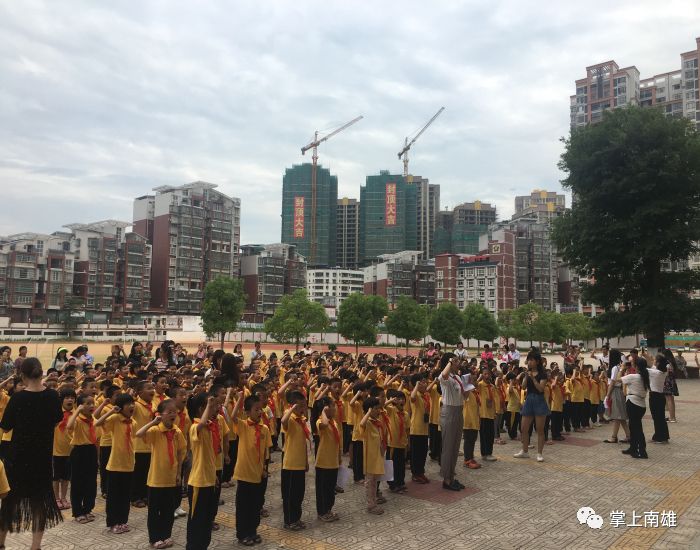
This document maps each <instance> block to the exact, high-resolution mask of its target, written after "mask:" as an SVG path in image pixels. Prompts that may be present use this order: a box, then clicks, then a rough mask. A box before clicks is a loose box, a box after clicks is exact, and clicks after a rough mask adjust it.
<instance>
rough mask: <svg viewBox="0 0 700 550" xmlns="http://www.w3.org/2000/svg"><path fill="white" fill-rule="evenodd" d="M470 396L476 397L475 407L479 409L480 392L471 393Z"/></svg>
mask: <svg viewBox="0 0 700 550" xmlns="http://www.w3.org/2000/svg"><path fill="white" fill-rule="evenodd" d="M472 394H473V395H474V397H476V406H477V407H481V391H473V392H472Z"/></svg>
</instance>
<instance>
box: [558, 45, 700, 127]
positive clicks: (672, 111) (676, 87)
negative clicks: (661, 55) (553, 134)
mask: <svg viewBox="0 0 700 550" xmlns="http://www.w3.org/2000/svg"><path fill="white" fill-rule="evenodd" d="M699 60H700V38H696V39H695V49H694V50H691V51H688V52H684V53H681V64H680V67H679V68H675V69H673V70H671V71H669V72H666V73H662V74H659V75H656V76H653V77H651V78H645V79H642V80H640V78H639V70H637V68H636V67H634V66H631V67H626V68H623V69H620V67H619V66H618V64H617V63H615V61H612V60H611V61H605V62H603V63H598V64H596V65H591V66H590V67H586V77H585V78H582V79H580V80H577V81H576V94H575V95H572V96H570V100H571V127H572V128H580V127H582V126H585V125H587V124H591V123H595V122H598V121H600V120H601V119H602V117H603V112H604V111H606V110H608V109H615V108H617V107H624V106H626V105H641V106H642V107H656V108H659V109H661V110H662V111H663V112H664V113H665V114H666V115H667V116H684V117H686V118H688V119H690V120H692V121H694V122H695V124H696V125H698V127H700V85H699V84H698V61H699Z"/></svg>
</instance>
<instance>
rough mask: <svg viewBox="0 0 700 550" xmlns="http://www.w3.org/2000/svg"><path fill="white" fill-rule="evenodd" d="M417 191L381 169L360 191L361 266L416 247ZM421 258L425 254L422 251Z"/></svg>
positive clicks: (368, 179) (401, 179) (368, 177)
mask: <svg viewBox="0 0 700 550" xmlns="http://www.w3.org/2000/svg"><path fill="white" fill-rule="evenodd" d="M416 199H417V188H416V186H415V185H412V184H407V183H406V181H405V179H404V177H403V176H400V175H396V174H390V173H389V172H388V171H386V170H382V171H381V172H380V173H379V175H376V176H367V180H366V183H365V185H364V186H362V187H361V188H360V265H369V264H370V263H372V261H375V260H376V259H377V258H379V256H381V255H385V254H393V253H397V252H401V251H404V250H417V248H416V222H417V214H416V211H417V210H416V208H417V206H416ZM421 255H422V251H421Z"/></svg>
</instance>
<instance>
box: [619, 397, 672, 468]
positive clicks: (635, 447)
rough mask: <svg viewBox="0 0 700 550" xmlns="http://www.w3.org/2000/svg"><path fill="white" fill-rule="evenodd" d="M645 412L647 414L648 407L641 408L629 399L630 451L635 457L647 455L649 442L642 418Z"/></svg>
mask: <svg viewBox="0 0 700 550" xmlns="http://www.w3.org/2000/svg"><path fill="white" fill-rule="evenodd" d="M664 399H665V398H664ZM645 412H647V409H646V407H639V406H637V405H635V404H634V403H632V401H630V400H629V399H628V400H627V416H628V418H629V426H630V449H631V450H632V454H633V455H638V456H646V454H647V442H646V439H645V438H644V429H643V428H642V417H643V416H644V413H645Z"/></svg>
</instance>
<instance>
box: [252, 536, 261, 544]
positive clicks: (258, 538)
mask: <svg viewBox="0 0 700 550" xmlns="http://www.w3.org/2000/svg"><path fill="white" fill-rule="evenodd" d="M251 538H252V539H253V542H254V543H255V544H260V543H261V542H262V537H261V536H260V535H254V536H252V537H251Z"/></svg>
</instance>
